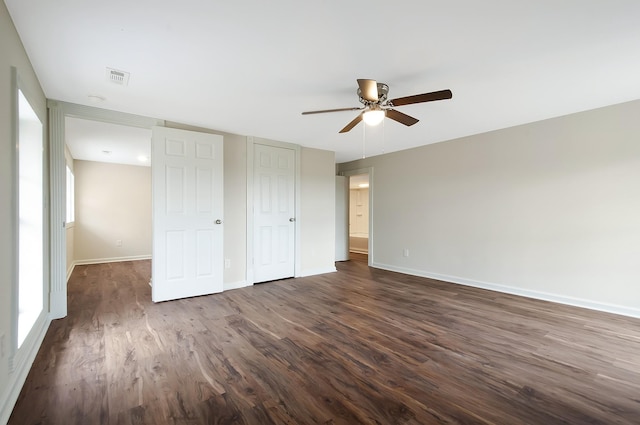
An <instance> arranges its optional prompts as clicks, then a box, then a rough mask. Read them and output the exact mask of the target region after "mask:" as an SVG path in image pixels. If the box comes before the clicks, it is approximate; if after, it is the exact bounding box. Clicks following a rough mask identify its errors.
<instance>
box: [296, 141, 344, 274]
mask: <svg viewBox="0 0 640 425" xmlns="http://www.w3.org/2000/svg"><path fill="white" fill-rule="evenodd" d="M334 176H335V154H334V153H333V152H329V151H324V150H319V149H310V148H302V150H301V152H300V197H301V199H300V233H301V235H300V244H301V246H300V250H299V252H300V256H301V262H300V263H301V264H300V266H301V271H300V274H301V275H302V276H309V275H313V274H318V273H327V272H331V271H335V249H336V244H335V202H336V196H335V193H336V187H335V177H334Z"/></svg>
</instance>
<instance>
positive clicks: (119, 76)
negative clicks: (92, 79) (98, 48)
mask: <svg viewBox="0 0 640 425" xmlns="http://www.w3.org/2000/svg"><path fill="white" fill-rule="evenodd" d="M107 80H109V81H111V82H112V83H114V84H119V85H121V86H126V85H128V84H129V73H128V72H125V71H118V70H117V69H113V68H107Z"/></svg>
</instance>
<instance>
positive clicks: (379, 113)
mask: <svg viewBox="0 0 640 425" xmlns="http://www.w3.org/2000/svg"><path fill="white" fill-rule="evenodd" d="M384 116H385V113H384V111H383V110H382V109H371V110H369V111H367V112H365V113H364V115H363V116H362V119H363V120H364V122H365V123H366V124H367V125H371V126H375V125H378V124H380V123H381V122H382V120H383V119H384Z"/></svg>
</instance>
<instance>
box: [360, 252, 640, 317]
mask: <svg viewBox="0 0 640 425" xmlns="http://www.w3.org/2000/svg"><path fill="white" fill-rule="evenodd" d="M372 267H376V268H379V269H384V270H389V271H393V272H398V273H404V274H408V275H412V276H420V277H426V278H430V279H436V280H440V281H443V282H448V283H454V284H459V285H465V286H471V287H474V288H480V289H488V290H490V291H495V292H502V293H505V294H511V295H518V296H521V297H526V298H533V299H537V300H542V301H550V302H554V303H558V304H565V305H570V306H574V307H581V308H587V309H590V310H597V311H602V312H605V313H613V314H619V315H621V316H629V317H635V318H640V309H637V308H630V307H625V306H621V305H615V304H607V303H601V302H596V301H591V300H586V299H583V298H575V297H567V296H565V295H559V294H551V293H548V292H542V291H532V290H529V289H522V288H516V287H513V286H508V285H501V284H497V283H490V282H481V281H478V280H473V279H465V278H462V277H458V276H450V275H443V274H440V273H432V272H428V271H422V270H414V269H409V268H405V267H396V266H391V265H388V264H381V263H375V264H373V265H372Z"/></svg>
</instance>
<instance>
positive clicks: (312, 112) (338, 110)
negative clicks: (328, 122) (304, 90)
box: [302, 107, 364, 115]
mask: <svg viewBox="0 0 640 425" xmlns="http://www.w3.org/2000/svg"><path fill="white" fill-rule="evenodd" d="M362 109H364V108H355V107H354V108H338V109H323V110H321V111H307V112H303V113H302V115H311V114H324V113H325V112H340V111H360V110H362Z"/></svg>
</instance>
